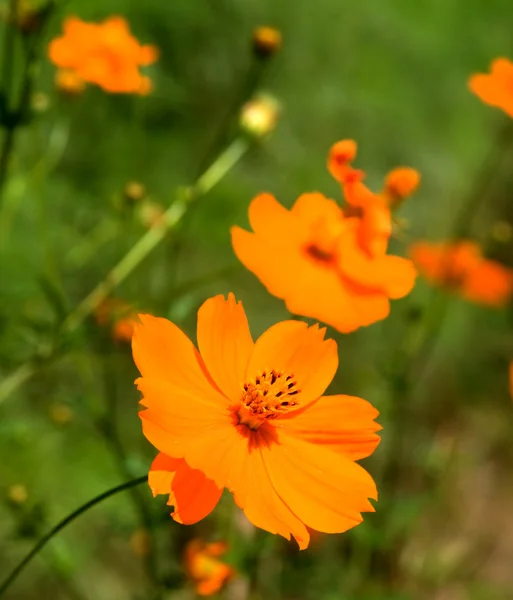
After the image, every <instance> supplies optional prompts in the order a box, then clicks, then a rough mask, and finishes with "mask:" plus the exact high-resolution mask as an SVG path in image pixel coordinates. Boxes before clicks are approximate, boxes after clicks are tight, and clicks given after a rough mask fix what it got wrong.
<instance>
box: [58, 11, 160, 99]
mask: <svg viewBox="0 0 513 600" xmlns="http://www.w3.org/2000/svg"><path fill="white" fill-rule="evenodd" d="M48 52H49V56H50V60H51V61H52V62H53V63H54V64H55V65H56V66H58V67H60V68H61V69H66V70H68V71H74V72H75V74H76V76H77V77H78V78H80V79H82V80H83V81H85V82H88V83H94V84H96V85H98V86H100V87H101V88H102V89H104V90H105V91H107V92H113V93H135V94H147V93H149V91H150V90H151V82H150V80H149V79H148V77H145V76H143V75H141V74H140V72H139V67H140V66H146V65H150V64H151V63H154V62H155V61H156V60H157V54H158V51H157V49H156V48H155V47H154V46H143V45H141V44H140V43H139V42H138V41H137V40H136V39H135V38H134V37H133V36H132V34H131V32H130V29H129V26H128V23H127V22H126V20H125V19H124V18H123V17H110V18H108V19H106V20H105V21H103V23H87V22H85V21H81V20H80V19H79V18H77V17H70V18H68V19H66V21H65V22H64V35H62V36H61V37H59V38H56V39H54V40H52V41H51V42H50V45H49V49H48Z"/></svg>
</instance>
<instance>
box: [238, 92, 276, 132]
mask: <svg viewBox="0 0 513 600" xmlns="http://www.w3.org/2000/svg"><path fill="white" fill-rule="evenodd" d="M279 112H280V106H279V103H278V101H277V100H276V99H275V98H273V97H272V96H269V95H261V96H257V97H256V98H254V99H253V100H250V101H249V102H247V103H246V104H245V105H244V106H243V107H242V111H241V115H240V127H241V129H242V131H244V133H247V134H248V135H249V136H250V137H254V138H263V137H265V136H266V135H268V134H269V133H271V132H272V131H273V129H275V127H276V124H277V122H278V115H279Z"/></svg>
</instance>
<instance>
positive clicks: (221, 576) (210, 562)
mask: <svg viewBox="0 0 513 600" xmlns="http://www.w3.org/2000/svg"><path fill="white" fill-rule="evenodd" d="M227 549H228V545H227V544H226V543H224V542H215V543H211V544H207V543H205V542H203V541H202V540H197V539H196V540H191V541H190V542H189V543H188V544H187V546H186V548H185V553H184V554H185V569H186V571H187V574H188V576H189V577H190V578H191V579H192V580H193V581H194V583H195V585H196V592H197V593H198V594H199V595H200V596H211V595H212V594H215V593H216V592H219V591H220V590H221V588H222V587H223V586H224V585H225V584H226V582H227V581H228V580H229V579H231V578H232V577H233V576H234V575H235V570H234V569H233V568H232V567H230V566H229V565H227V564H226V563H224V562H223V561H221V560H219V557H220V556H221V555H223V554H225V552H226V551H227Z"/></svg>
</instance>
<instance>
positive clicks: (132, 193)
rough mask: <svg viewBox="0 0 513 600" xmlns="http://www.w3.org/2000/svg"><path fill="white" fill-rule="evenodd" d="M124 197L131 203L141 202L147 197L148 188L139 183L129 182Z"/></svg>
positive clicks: (124, 190) (124, 189)
mask: <svg viewBox="0 0 513 600" xmlns="http://www.w3.org/2000/svg"><path fill="white" fill-rule="evenodd" d="M123 195H124V196H125V199H126V200H128V201H129V202H134V203H135V202H139V201H140V200H143V199H144V198H145V197H146V188H145V187H144V185H143V184H142V183H140V182H139V181H128V182H127V183H126V184H125V187H124V188H123Z"/></svg>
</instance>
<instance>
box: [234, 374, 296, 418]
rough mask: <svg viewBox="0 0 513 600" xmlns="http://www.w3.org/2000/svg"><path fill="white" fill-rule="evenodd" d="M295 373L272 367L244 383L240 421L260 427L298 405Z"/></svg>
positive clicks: (239, 411)
mask: <svg viewBox="0 0 513 600" xmlns="http://www.w3.org/2000/svg"><path fill="white" fill-rule="evenodd" d="M299 391H300V390H299V389H298V388H297V382H296V379H295V377H294V375H293V374H290V375H286V374H284V373H280V372H278V371H275V370H274V369H272V370H271V371H269V372H267V371H264V372H263V373H262V374H261V375H260V376H258V377H256V378H255V381H254V382H248V383H245V384H244V391H243V393H242V397H241V404H240V407H239V408H238V410H237V416H238V417H239V423H240V424H242V425H247V427H249V428H250V429H258V428H259V427H260V425H262V424H263V423H265V421H266V420H267V419H275V418H276V417H278V416H279V415H280V414H283V413H285V412H286V411H287V410H288V409H289V408H291V407H293V406H297V405H298V404H299V403H298V401H297V395H298V394H299Z"/></svg>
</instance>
